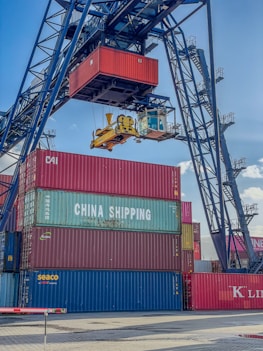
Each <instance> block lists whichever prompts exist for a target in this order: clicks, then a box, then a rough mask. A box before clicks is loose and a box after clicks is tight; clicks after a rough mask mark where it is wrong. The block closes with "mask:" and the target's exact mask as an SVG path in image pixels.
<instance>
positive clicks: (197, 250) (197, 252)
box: [194, 241, 202, 260]
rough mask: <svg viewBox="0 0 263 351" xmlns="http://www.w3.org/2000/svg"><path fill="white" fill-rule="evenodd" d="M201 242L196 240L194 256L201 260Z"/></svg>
mask: <svg viewBox="0 0 263 351" xmlns="http://www.w3.org/2000/svg"><path fill="white" fill-rule="evenodd" d="M201 257H202V255H201V242H200V241H194V258H195V260H201Z"/></svg>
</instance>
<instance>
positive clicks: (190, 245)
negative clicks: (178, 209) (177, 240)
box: [182, 223, 194, 250]
mask: <svg viewBox="0 0 263 351" xmlns="http://www.w3.org/2000/svg"><path fill="white" fill-rule="evenodd" d="M182 249H183V250H193V249H194V232H193V225H192V224H186V223H182Z"/></svg>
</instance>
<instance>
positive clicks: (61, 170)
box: [19, 150, 181, 201]
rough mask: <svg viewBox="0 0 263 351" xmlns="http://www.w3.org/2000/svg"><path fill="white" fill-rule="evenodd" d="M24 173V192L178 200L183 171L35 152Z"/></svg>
mask: <svg viewBox="0 0 263 351" xmlns="http://www.w3.org/2000/svg"><path fill="white" fill-rule="evenodd" d="M22 171H24V172H26V175H25V176H23V175H20V179H21V183H20V184H19V186H21V187H23V188H24V190H25V192H28V191H29V190H31V189H33V188H41V189H57V190H66V191H74V192H78V191H79V192H91V193H102V194H111V195H120V196H121V195H124V196H134V197H147V198H156V199H163V200H175V201H180V196H181V188H180V185H181V184H180V168H179V167H173V166H166V165H157V164H151V163H142V162H133V161H125V160H118V159H111V158H105V157H95V156H86V155H79V154H71V153H64V152H57V151H49V150H36V151H35V152H33V153H32V154H30V155H29V156H28V157H27V159H26V168H23V169H22ZM23 180H24V182H25V184H24V185H23V184H22V182H23ZM20 193H21V192H20Z"/></svg>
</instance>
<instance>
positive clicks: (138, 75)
mask: <svg viewBox="0 0 263 351" xmlns="http://www.w3.org/2000/svg"><path fill="white" fill-rule="evenodd" d="M99 74H102V75H106V76H110V77H115V78H121V79H124V80H128V81H135V82H138V83H145V84H149V85H150V86H157V85H158V60H156V59H152V58H149V57H145V56H142V55H138V54H135V53H131V52H127V51H121V50H116V49H112V48H107V47H99V48H97V49H96V50H94V51H93V52H92V53H91V54H90V55H89V56H88V57H87V58H86V60H84V61H83V62H82V63H81V64H80V65H79V66H78V67H77V68H76V69H75V70H74V71H73V72H71V73H70V75H69V95H70V97H73V96H74V95H75V94H76V93H77V92H78V91H80V90H81V89H82V88H84V87H85V86H86V85H87V84H89V83H90V82H91V81H92V80H93V79H94V78H95V77H97V76H98V75H99Z"/></svg>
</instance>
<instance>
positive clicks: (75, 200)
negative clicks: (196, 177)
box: [24, 189, 181, 233]
mask: <svg viewBox="0 0 263 351" xmlns="http://www.w3.org/2000/svg"><path fill="white" fill-rule="evenodd" d="M180 220H181V218H180V203H179V202H175V201H164V200H153V199H146V198H135V197H117V196H107V195H98V194H87V193H72V192H64V191H50V190H40V189H37V191H32V192H29V193H27V194H26V196H25V223H24V224H25V226H28V225H32V226H61V227H82V228H94V229H113V230H114V229H117V230H133V231H148V232H164V233H180V229H181V223H180Z"/></svg>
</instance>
